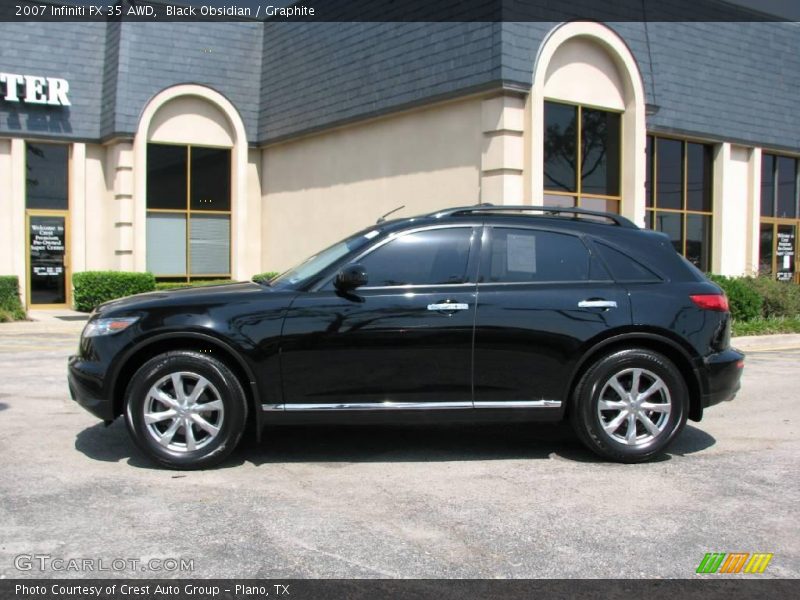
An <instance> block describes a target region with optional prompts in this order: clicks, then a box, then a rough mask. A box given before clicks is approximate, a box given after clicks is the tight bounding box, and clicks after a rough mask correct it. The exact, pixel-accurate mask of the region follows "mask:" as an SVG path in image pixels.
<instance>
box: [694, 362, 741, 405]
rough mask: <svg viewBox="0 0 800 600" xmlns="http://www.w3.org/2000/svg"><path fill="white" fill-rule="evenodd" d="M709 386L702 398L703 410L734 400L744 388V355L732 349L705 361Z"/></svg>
mask: <svg viewBox="0 0 800 600" xmlns="http://www.w3.org/2000/svg"><path fill="white" fill-rule="evenodd" d="M704 363H705V370H706V377H707V382H708V385H707V386H706V393H704V394H703V396H702V405H703V408H708V407H709V406H714V405H715V404H719V403H720V402H726V401H728V400H733V398H734V396H736V393H737V392H738V391H739V389H740V388H741V387H742V382H741V379H742V371H743V370H744V354H742V353H741V352H739V351H738V350H735V349H733V348H730V349H728V350H723V351H722V352H718V353H717V354H712V355H711V356H709V357H707V358H706V359H705V361H704Z"/></svg>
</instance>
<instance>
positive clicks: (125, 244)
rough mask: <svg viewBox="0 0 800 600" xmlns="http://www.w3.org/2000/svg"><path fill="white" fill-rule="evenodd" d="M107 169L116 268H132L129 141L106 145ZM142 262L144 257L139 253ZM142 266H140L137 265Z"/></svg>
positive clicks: (131, 158) (134, 263) (132, 219)
mask: <svg viewBox="0 0 800 600" xmlns="http://www.w3.org/2000/svg"><path fill="white" fill-rule="evenodd" d="M108 159H109V161H110V164H109V165H108V170H109V172H110V173H111V176H112V179H113V182H114V187H113V190H114V205H115V209H114V211H113V212H112V215H113V222H114V233H115V235H114V244H113V245H114V255H115V257H116V265H117V269H119V270H120V271H135V270H137V263H138V262H139V261H137V260H135V257H134V252H133V250H134V231H133V223H134V205H133V204H134V203H133V186H134V181H133V144H132V143H131V142H130V141H120V142H116V143H115V144H113V145H112V146H111V147H110V148H109V149H108ZM141 260H142V264H144V261H145V258H144V257H142V259H141ZM140 270H143V269H140Z"/></svg>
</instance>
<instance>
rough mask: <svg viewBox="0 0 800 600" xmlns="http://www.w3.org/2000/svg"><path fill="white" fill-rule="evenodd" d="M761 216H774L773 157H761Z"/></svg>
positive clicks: (765, 155) (763, 155)
mask: <svg viewBox="0 0 800 600" xmlns="http://www.w3.org/2000/svg"><path fill="white" fill-rule="evenodd" d="M761 216H762V217H774V216H775V157H774V156H772V155H771V154H762V155H761Z"/></svg>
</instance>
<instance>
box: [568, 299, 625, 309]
mask: <svg viewBox="0 0 800 600" xmlns="http://www.w3.org/2000/svg"><path fill="white" fill-rule="evenodd" d="M578 308H617V302H616V300H581V301H580V302H578Z"/></svg>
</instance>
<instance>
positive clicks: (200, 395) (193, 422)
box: [144, 371, 225, 453]
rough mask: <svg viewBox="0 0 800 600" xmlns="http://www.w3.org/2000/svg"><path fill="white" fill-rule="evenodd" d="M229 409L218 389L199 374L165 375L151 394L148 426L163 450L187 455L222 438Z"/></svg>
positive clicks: (146, 415) (147, 403)
mask: <svg viewBox="0 0 800 600" xmlns="http://www.w3.org/2000/svg"><path fill="white" fill-rule="evenodd" d="M224 416H225V408H224V405H223V402H222V397H221V396H220V394H219V392H218V391H217V388H216V387H214V385H213V384H212V383H211V382H210V381H209V380H208V379H206V378H205V377H203V376H202V375H198V374H197V373H191V372H187V371H179V372H176V373H170V374H169V375H165V376H164V377H162V378H160V379H159V380H158V381H156V383H155V384H153V386H152V387H151V388H150V390H149V391H148V392H147V398H146V400H145V402H144V423H145V427H146V429H147V432H148V434H149V435H150V436H151V437H152V438H153V439H154V440H155V441H156V442H157V443H158V444H159V445H161V446H162V447H163V448H165V449H167V450H170V451H172V452H179V453H187V452H194V451H195V450H200V449H202V448H204V447H206V446H208V445H209V444H210V443H211V442H213V441H214V440H215V439H216V437H217V436H218V435H219V432H220V429H221V427H222V421H223V418H224Z"/></svg>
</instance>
